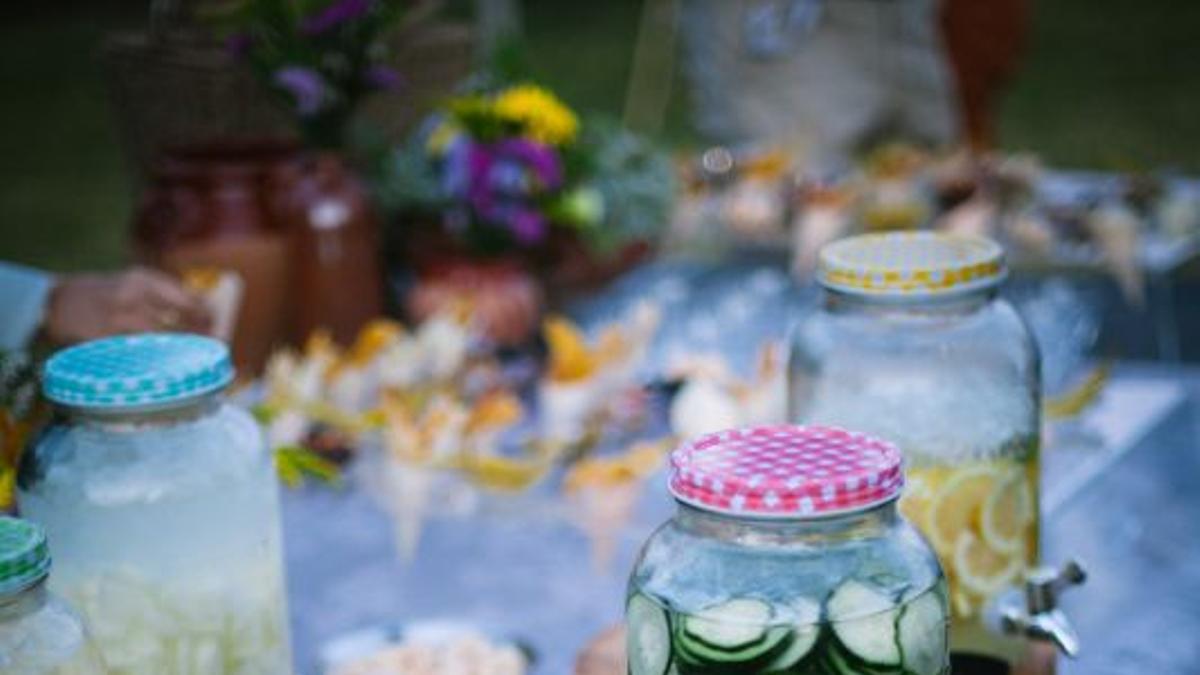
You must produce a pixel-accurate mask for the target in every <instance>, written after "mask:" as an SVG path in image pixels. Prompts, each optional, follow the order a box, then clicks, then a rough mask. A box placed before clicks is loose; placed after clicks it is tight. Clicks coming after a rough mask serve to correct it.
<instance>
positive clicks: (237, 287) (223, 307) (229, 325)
mask: <svg viewBox="0 0 1200 675" xmlns="http://www.w3.org/2000/svg"><path fill="white" fill-rule="evenodd" d="M181 277H182V280H183V285H184V287H186V288H188V289H189V290H191V291H193V292H194V293H197V294H199V295H200V297H201V298H203V300H204V304H205V306H206V307H208V311H209V312H210V313H211V315H212V328H211V331H212V336H213V337H215V338H217V339H218V340H224V341H226V342H228V341H230V340H232V339H233V331H234V328H236V326H237V318H238V311H239V310H240V309H241V307H242V293H243V291H244V290H245V286H246V284H245V282H244V281H242V277H241V275H240V274H238V273H237V272H235V271H233V270H222V269H220V268H216V267H191V268H188V269H185V270H183V273H182V275H181Z"/></svg>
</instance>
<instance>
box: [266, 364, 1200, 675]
mask: <svg viewBox="0 0 1200 675" xmlns="http://www.w3.org/2000/svg"><path fill="white" fill-rule="evenodd" d="M1128 382H1140V383H1143V384H1146V383H1159V384H1173V385H1177V386H1180V387H1182V388H1183V392H1184V393H1185V396H1184V397H1183V404H1182V405H1174V406H1170V407H1168V408H1163V409H1162V410H1160V413H1161V414H1160V415H1158V416H1157V417H1155V418H1153V419H1152V420H1150V422H1149V423H1147V424H1146V425H1143V427H1144V428H1136V429H1132V430H1127V431H1126V436H1127V438H1125V439H1124V441H1123V442H1124V443H1126V445H1127V446H1128V447H1127V448H1122V449H1118V450H1120V451H1113V449H1112V448H1105V449H1103V450H1099V449H1096V450H1094V452H1107V453H1109V455H1108V456H1107V457H1103V458H1093V461H1092V463H1091V465H1092V466H1093V469H1090V470H1089V471H1087V472H1085V474H1086V475H1084V474H1080V475H1084V478H1083V479H1080V480H1079V481H1077V482H1078V483H1079V484H1077V485H1074V486H1072V487H1071V489H1070V491H1069V493H1068V492H1061V494H1060V495H1059V496H1058V497H1056V502H1055V504H1054V511H1053V512H1052V513H1050V514H1048V515H1047V517H1046V523H1045V558H1046V560H1048V561H1060V560H1063V559H1065V558H1067V557H1076V558H1079V559H1081V560H1083V561H1085V562H1086V564H1087V566H1088V568H1089V571H1090V573H1091V577H1090V579H1089V581H1088V585H1087V586H1086V587H1085V589H1083V590H1079V591H1076V592H1074V593H1073V594H1071V595H1069V596H1068V597H1067V598H1066V600H1065V607H1066V610H1067V612H1068V613H1069V614H1070V615H1071V617H1072V618H1073V619H1074V621H1075V623H1076V625H1077V628H1078V630H1079V632H1080V634H1081V636H1082V639H1083V643H1084V651H1083V654H1082V656H1081V657H1080V658H1079V659H1078V660H1077V661H1075V662H1072V663H1068V664H1065V665H1064V668H1063V672H1065V673H1067V674H1068V675H1071V674H1075V673H1079V674H1083V673H1087V674H1088V675H1110V674H1116V673H1122V674H1133V673H1148V672H1156V673H1191V672H1195V673H1200V665H1197V664H1200V640H1197V638H1196V636H1197V635H1200V565H1197V564H1196V561H1200V536H1197V535H1200V524H1198V523H1200V518H1198V516H1200V449H1198V448H1197V443H1196V439H1197V433H1196V432H1197V428H1196V423H1195V413H1196V401H1198V400H1200V399H1198V398H1197V394H1200V369H1183V368H1179V367H1170V368H1168V367H1163V366H1152V365H1135V364H1124V365H1121V366H1120V367H1118V368H1117V370H1116V373H1115V376H1114V380H1113V385H1114V386H1113V390H1114V391H1115V390H1116V387H1117V385H1120V384H1121V383H1128ZM1177 399H1178V397H1177ZM1111 414H1118V413H1111ZM1135 426H1136V425H1135ZM1101 435H1103V434H1101ZM1125 449H1128V452H1125V451H1124V450H1125ZM1053 452H1055V450H1054V448H1053V447H1051V448H1049V449H1048V450H1047V453H1048V455H1049V453H1053ZM1073 452H1085V451H1083V450H1074V451H1073ZM1047 460H1048V461H1047V463H1048V464H1049V462H1051V461H1053V458H1052V456H1048V457H1047ZM1081 463H1082V462H1081ZM1065 464H1072V465H1074V464H1075V462H1065ZM658 487H660V485H659V483H657V482H651V483H650V484H649V485H648V487H647V489H646V491H645V493H644V494H643V495H642V499H641V502H640V504H639V508H638V510H637V513H636V515H635V517H634V522H633V523H632V524H631V525H630V526H629V527H628V528H626V531H625V532H624V533H623V534H622V536H621V538H620V541H619V543H618V546H617V553H616V555H615V559H614V560H613V561H612V563H611V564H610V565H608V566H607V567H606V568H605V569H597V568H596V566H595V565H594V564H593V562H592V558H591V555H590V549H589V544H588V540H587V539H586V537H585V536H584V535H583V533H582V532H581V531H580V530H579V529H577V528H576V527H575V526H573V525H572V524H571V522H570V520H569V519H568V518H567V517H566V515H565V510H564V509H563V508H562V507H561V500H559V499H556V498H555V497H554V495H553V493H551V492H549V490H550V489H551V488H547V489H546V490H545V491H541V492H538V491H535V492H534V493H533V494H530V495H525V496H522V497H507V498H496V497H483V498H481V500H480V501H477V502H474V503H471V504H468V505H466V506H465V507H464V506H463V505H462V504H457V505H455V508H454V509H452V510H456V511H459V512H460V513H461V512H463V511H464V509H465V510H467V511H470V512H471V513H472V514H473V515H471V516H469V517H467V516H461V515H460V516H446V517H440V518H437V519H433V520H432V521H431V522H429V523H428V525H427V527H426V528H425V531H424V533H423V535H422V539H421V541H420V544H419V548H418V552H417V554H416V556H415V557H414V558H413V559H412V560H411V561H408V562H403V561H401V559H400V557H399V556H398V555H397V553H396V547H395V546H394V545H393V539H392V531H393V526H392V521H391V520H390V519H389V518H388V516H387V515H385V513H384V512H383V511H382V510H380V509H379V508H378V507H377V506H376V504H375V503H374V502H373V501H372V500H371V499H370V498H369V497H368V496H367V495H366V494H365V493H364V492H363V491H362V490H358V489H353V487H351V488H350V489H343V490H333V489H328V488H322V487H310V488H305V489H302V490H299V491H293V492H289V493H288V494H286V495H285V497H284V518H285V531H286V540H287V559H288V571H289V579H288V588H289V596H290V597H289V599H290V603H291V606H290V610H291V617H292V631H293V641H294V647H295V651H296V659H297V660H296V664H297V669H298V672H301V673H306V674H307V673H315V672H317V670H318V668H317V664H318V663H319V661H318V655H319V653H320V650H321V648H322V646H323V645H326V644H328V642H329V641H330V640H332V639H334V638H335V637H337V636H340V635H344V634H346V633H347V632H350V631H354V630H357V629H362V628H367V627H373V626H380V625H396V624H398V623H402V622H406V621H413V620H424V619H430V618H452V619H459V620H467V621H470V622H472V623H474V624H476V625H478V626H480V627H482V628H484V629H486V630H490V631H493V632H495V633H497V634H500V635H505V636H512V637H514V638H520V639H523V640H525V641H528V642H529V643H530V644H531V645H532V646H533V647H534V648H535V650H536V652H537V654H538V657H539V661H538V664H537V667H536V670H535V673H536V675H565V674H566V673H569V672H571V665H572V662H573V660H574V657H575V654H576V653H577V652H578V651H579V649H580V648H581V647H582V646H583V644H584V643H585V642H586V641H587V639H588V638H589V637H590V636H592V635H594V634H595V633H597V632H598V631H600V630H602V629H603V628H604V627H605V626H607V625H610V624H611V623H613V622H614V621H617V620H619V618H620V616H621V610H622V607H621V604H622V603H621V599H622V598H623V596H624V585H625V576H626V573H627V571H628V569H629V568H630V566H631V565H632V560H633V557H634V555H635V554H636V551H637V547H638V546H639V544H640V542H641V541H643V540H644V539H645V538H646V536H647V535H648V534H649V532H650V531H651V530H652V528H653V527H654V526H655V525H656V524H657V523H659V522H661V521H663V520H664V519H665V518H666V517H668V515H669V513H670V510H671V503H670V500H669V499H668V498H667V497H666V495H665V490H660V489H657V488H658Z"/></svg>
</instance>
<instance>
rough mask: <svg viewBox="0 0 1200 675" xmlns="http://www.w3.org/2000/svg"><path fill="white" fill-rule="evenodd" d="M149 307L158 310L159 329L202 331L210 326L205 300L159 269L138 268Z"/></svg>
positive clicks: (210, 320)
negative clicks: (155, 270)
mask: <svg viewBox="0 0 1200 675" xmlns="http://www.w3.org/2000/svg"><path fill="white" fill-rule="evenodd" d="M138 275H139V282H140V283H141V284H142V285H144V287H145V293H146V298H147V300H148V303H149V305H150V307H151V309H152V310H153V311H154V312H156V313H157V316H156V322H157V326H156V327H157V328H158V329H170V330H186V331H192V332H199V333H205V332H208V331H209V330H210V329H211V326H212V316H211V312H210V311H209V309H208V306H207V305H206V304H205V302H204V299H203V298H201V297H200V296H199V295H197V294H196V293H193V292H192V291H190V290H188V289H186V288H184V287H183V286H182V285H181V284H180V283H179V282H177V281H176V280H175V279H173V278H171V277H169V276H166V275H165V274H162V273H159V272H153V271H150V270H139V271H138Z"/></svg>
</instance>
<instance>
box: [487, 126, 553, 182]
mask: <svg viewBox="0 0 1200 675" xmlns="http://www.w3.org/2000/svg"><path fill="white" fill-rule="evenodd" d="M496 154H497V155H499V156H500V157H502V158H505V159H510V160H512V161H515V162H518V163H520V164H523V165H525V166H526V167H528V168H529V169H530V170H531V171H532V172H533V177H534V178H535V179H536V180H537V182H538V187H539V188H540V189H542V190H557V189H558V188H559V187H561V186H562V181H563V169H562V162H561V161H560V160H559V157H558V153H557V152H555V151H554V150H552V149H551V148H550V146H548V145H545V144H543V143H538V142H536V141H531V140H529V139H526V138H513V139H509V140H506V141H500V142H499V143H497V144H496Z"/></svg>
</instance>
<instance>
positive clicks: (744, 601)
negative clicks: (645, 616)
mask: <svg viewBox="0 0 1200 675" xmlns="http://www.w3.org/2000/svg"><path fill="white" fill-rule="evenodd" d="M772 614H773V612H772V611H771V606H770V605H768V604H767V603H765V602H763V601H762V600H756V599H754V598H734V599H733V600H729V601H726V602H723V603H721V604H719V605H713V606H711V607H706V608H705V609H702V610H700V611H699V612H696V613H695V614H693V615H691V616H689V617H687V618H686V619H684V620H683V630H684V633H686V634H687V635H688V636H691V637H694V638H696V639H697V640H699V641H701V642H703V643H705V644H707V645H709V646H711V647H714V648H717V649H725V650H730V651H734V650H738V649H740V648H742V647H747V646H750V645H752V644H754V643H757V642H759V641H761V640H762V639H763V638H764V637H765V636H766V633H767V627H768V626H769V625H770V623H771V615H772Z"/></svg>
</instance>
